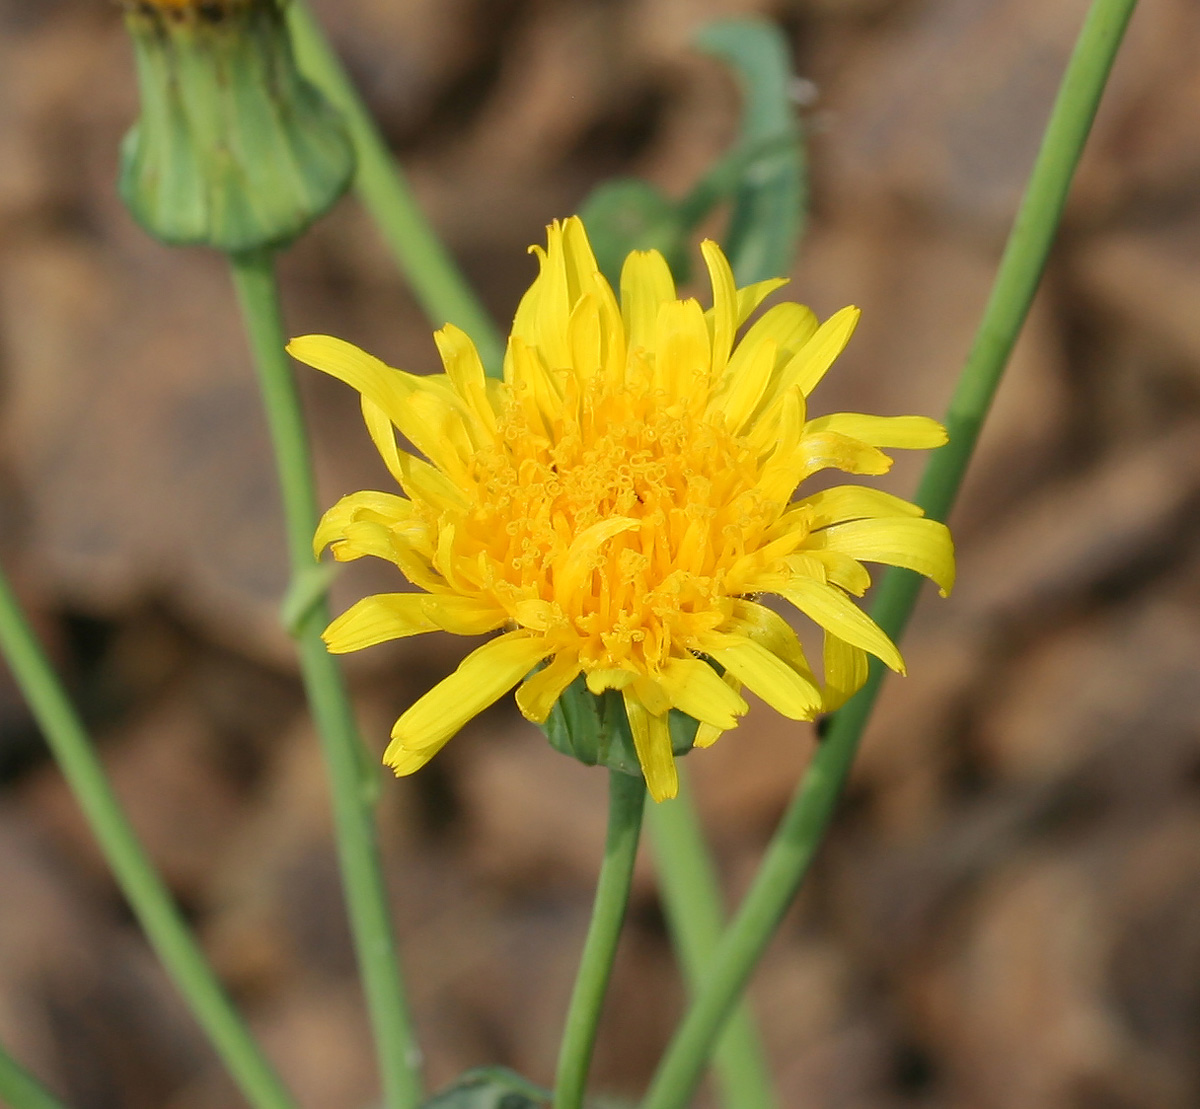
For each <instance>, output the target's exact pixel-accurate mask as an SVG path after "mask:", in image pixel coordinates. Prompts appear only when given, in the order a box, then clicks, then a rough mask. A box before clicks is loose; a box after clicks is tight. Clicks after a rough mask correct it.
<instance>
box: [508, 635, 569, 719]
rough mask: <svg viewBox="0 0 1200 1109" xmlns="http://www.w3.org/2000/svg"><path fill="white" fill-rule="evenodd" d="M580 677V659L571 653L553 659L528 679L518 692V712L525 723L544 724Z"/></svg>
mask: <svg viewBox="0 0 1200 1109" xmlns="http://www.w3.org/2000/svg"><path fill="white" fill-rule="evenodd" d="M578 675H579V655H578V654H577V653H573V652H566V653H564V654H560V655H555V656H554V658H553V659H551V661H550V663H549V664H548V665H547V666H544V667H543V668H542V669H541V670H539V671H537V673H535V674H530V675H529V677H528V678H526V679H525V681H524V682H523V683H522V684H521V685H520V686H519V687H518V689H517V708H519V709H520V710H521V712H522V713H523V714H524V716H525V718H526V719H527V720H532V721H533V722H534V723H535V724H544V723H545V722H546V717H547V716H549V715H550V710H551V709H552V708H554V705H555V702H557V701H558V699H559V697H561V696H562V695H563V691H564V690H565V689H566V688H567V686H569V685H570V684H571V683H572V682H573V681H574V680H575V679H576V677H578Z"/></svg>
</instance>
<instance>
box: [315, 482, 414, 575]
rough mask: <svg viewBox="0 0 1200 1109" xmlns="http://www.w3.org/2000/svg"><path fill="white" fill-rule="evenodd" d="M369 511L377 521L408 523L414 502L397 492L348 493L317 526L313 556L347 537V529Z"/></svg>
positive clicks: (328, 511) (328, 510)
mask: <svg viewBox="0 0 1200 1109" xmlns="http://www.w3.org/2000/svg"><path fill="white" fill-rule="evenodd" d="M363 512H369V513H371V514H372V515H373V516H375V517H376V518H379V517H383V518H384V519H387V520H396V521H405V522H407V521H409V520H411V519H412V514H413V505H412V501H410V500H408V499H406V498H405V497H400V496H397V495H396V494H395V493H376V492H373V491H372V490H369V489H364V490H362V491H361V492H358V493H347V494H346V496H344V497H342V499H341V500H339V501H338V502H337V503H336V504H334V505H333V507H332V508H329V509H327V510H326V512H325V515H324V516H322V517H321V522H320V523H319V524H317V530H316V534H315V535H314V536H313V554H314V555H316V556H317V557H318V558H319V557H320V556H321V552H322V551H323V550H324V549H325V548H326V547H327V546H329V544H330V543H333V542H334V541H335V540H338V539H341V538H344V529H345V527H346V525H347V524H349V523H351V522H352V521H353V520H354V519H355V517H356V516H358V515H359V514H360V513H363Z"/></svg>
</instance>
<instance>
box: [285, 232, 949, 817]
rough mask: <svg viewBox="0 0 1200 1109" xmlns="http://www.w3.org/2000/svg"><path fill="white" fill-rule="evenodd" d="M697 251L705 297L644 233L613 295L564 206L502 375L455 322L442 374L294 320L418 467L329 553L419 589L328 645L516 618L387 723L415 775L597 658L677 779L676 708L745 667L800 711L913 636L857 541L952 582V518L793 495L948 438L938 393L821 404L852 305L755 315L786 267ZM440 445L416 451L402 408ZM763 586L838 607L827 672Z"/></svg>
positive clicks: (880, 555)
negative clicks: (370, 564) (774, 273)
mask: <svg viewBox="0 0 1200 1109" xmlns="http://www.w3.org/2000/svg"><path fill="white" fill-rule="evenodd" d="M701 250H702V252H703V255H704V260H705V263H706V264H707V267H708V273H709V277H710V279H711V282H712V298H713V305H712V307H711V308H710V309H708V310H707V311H705V310H704V309H703V308H701V306H700V304H699V303H698V302H697V301H696V300H693V299H686V300H680V299H678V298H677V297H676V293H675V286H674V282H673V281H672V279H671V274H670V271H669V269H668V267H667V264H666V262H665V261H664V259H663V257H662V256H661V255H660V254H658V253H657V252H654V251H650V252H646V253H633V254H631V255H630V256H629V257H628V259H627V260H626V262H625V266H624V269H623V271H622V273H621V282H620V296H619V298H618V297H617V296H616V295H614V293H613V290H612V288H611V287H610V286H609V284H608V282H607V281H606V280H605V279H604V277H603V276H602V275H601V273H600V272H599V270H598V269H597V267H596V262H595V259H594V257H593V254H592V250H591V247H590V245H589V243H588V239H587V235H586V233H585V231H584V228H583V224H582V223H581V222H580V221H579V220H578V219H577V218H572V219H569V220H567V221H566V222H565V223H562V224H559V223H555V224H553V225H552V226H551V227H550V228H549V242H548V245H547V248H546V250H544V251H543V250H542V249H541V248H539V247H535V248H534V252H535V253H536V254H537V257H538V262H539V263H540V272H539V274H538V276H537V279H536V280H535V281H534V283H533V285H532V287H531V288H530V289H529V291H528V292H527V293H526V294H525V296H524V298H523V299H522V301H521V304H520V306H519V307H518V309H517V314H516V318H515V320H514V321H513V327H512V334H511V337H510V339H509V344H508V351H507V354H506V356H505V361H504V379H503V381H494V380H488V379H486V378H485V376H484V371H483V367H482V365H481V364H480V361H479V357H478V355H477V354H476V352H475V348H474V347H473V345H472V344H471V341H470V340H469V339H468V338H467V336H466V335H465V334H463V333H462V332H461V331H459V330H458V329H457V328H455V327H452V326H449V325H448V326H446V327H445V328H443V329H442V330H441V331H439V332H437V334H436V336H435V338H436V340H437V344H438V349H439V351H440V352H441V356H442V361H443V363H444V365H445V373H444V374H438V375H435V376H431V377H418V376H414V375H412V374H409V373H405V372H403V371H401V370H396V369H392V368H391V367H389V366H386V365H384V364H383V363H382V362H380V361H378V360H377V359H375V358H372V357H371V356H370V355H368V354H365V353H363V352H362V351H360V350H358V349H357V348H356V347H353V346H351V345H350V344H348V343H345V342H342V341H341V340H338V339H333V338H329V337H327V336H306V337H304V338H300V339H296V340H294V341H293V342H292V343H291V345H290V347H289V350H290V351H291V352H292V354H293V355H294V356H295V357H296V358H298V359H300V360H301V361H303V362H307V363H308V364H309V365H312V366H315V367H317V368H318V369H321V370H324V371H325V372H326V373H329V374H332V375H333V376H335V377H338V378H340V379H341V380H343V381H345V382H346V383H347V384H349V385H351V386H352V387H353V388H355V389H357V390H358V391H359V392H360V393H361V394H362V407H363V414H364V417H365V420H366V424H367V429H368V431H369V432H370V434H371V437H372V439H373V440H374V442H375V445H376V447H377V448H378V449H379V452H380V454H381V455H382V456H383V460H384V462H385V463H386V464H387V467H388V469H389V470H390V471H391V473H392V475H393V477H394V478H395V479H396V481H397V482H398V483H399V485H400V488H401V489H402V490H403V495H397V494H394V493H376V492H361V493H351V494H350V495H348V496H346V497H343V498H342V500H341V501H339V502H338V503H337V504H336V505H334V506H333V508H331V509H330V510H329V511H328V512H327V513H326V515H325V517H324V519H323V520H322V522H321V525H320V528H319V530H318V532H317V535H316V548H317V550H318V551H319V550H321V549H323V548H324V547H325V546H326V545H331V546H332V549H333V554H334V557H336V558H338V559H353V558H358V557H360V556H362V555H376V556H378V557H381V558H385V559H387V560H389V561H391V562H393V563H394V564H395V565H396V566H397V567H398V568H399V569H400V571H401V573H403V574H404V576H405V577H406V578H407V579H408V580H409V581H410V582H411V583H412V584H413V585H414V586H415V587H416V588H417V590H418V592H405V593H390V594H381V595H378V596H373V597H368V598H366V599H365V600H362V601H359V602H358V603H357V604H356V605H354V606H353V607H352V608H350V609H349V610H348V611H347V612H346V613H344V614H343V615H342V616H340V617H338V618H337V619H336V620H334V622H333V623H332V624H331V625H330V626H329V628H328V630H327V631H326V633H325V639H326V642H327V643H328V645H329V649H330V650H331V651H339V652H340V651H353V650H357V649H359V648H361V647H367V646H370V645H372V644H375V643H380V642H382V641H384V640H388V639H395V638H398V637H401V636H409V635H416V634H419V633H421V632H427V631H433V630H435V629H439V628H440V629H444V630H446V631H451V632H456V633H459V634H463V635H484V634H486V633H489V632H495V631H501V634H500V635H497V636H494V637H492V638H490V639H488V640H487V641H486V642H485V643H484V644H483V645H482V646H480V647H478V648H477V649H475V650H474V651H472V652H471V653H470V654H469V655H467V657H466V658H465V659H464V660H463V662H462V663H461V665H460V666H459V667H458V669H457V670H456V671H455V672H454V673H453V674H451V675H450V676H449V677H448V678H446V679H445V680H444V681H442V682H440V683H439V684H438V685H436V686H435V687H434V688H433V689H432V690H430V691H429V692H428V693H426V694H425V695H424V696H423V697H421V698H420V699H419V700H418V701H417V702H416V704H414V705H413V706H412V707H411V708H410V709H408V711H407V712H405V713H404V714H403V715H402V716H401V717H400V719H399V720H397V721H396V724H395V727H394V728H393V730H392V741H391V744H390V745H389V746H388V748H387V752H386V754H385V756H384V760H385V762H387V764H388V765H390V766H392V767H393V768H394V769H395V771H396V773H397V774H408V773H411V772H412V771H414V770H416V769H417V768H418V767H420V766H422V765H424V763H425V762H426V761H428V760H429V758H431V757H432V756H433V755H434V754H435V753H436V752H437V751H438V750H439V749H440V748H441V747H442V745H443V744H445V742H446V741H447V740H448V739H450V737H451V736H453V735H454V733H455V732H457V731H458V730H459V728H461V727H462V726H463V724H465V723H466V722H467V721H468V720H470V719H471V717H473V716H475V715H476V714H477V713H478V712H480V711H481V710H482V709H484V708H485V707H486V706H488V705H490V704H491V703H492V702H493V701H495V700H496V699H497V698H499V697H501V696H502V695H503V694H504V693H506V692H507V691H508V690H509V689H511V688H512V687H513V686H517V687H518V688H517V694H516V698H517V704H518V706H519V707H520V709H521V711H522V712H523V713H524V714H525V716H527V717H528V718H529V719H530V720H534V721H537V722H544V721H545V720H546V717H547V716H548V714H549V713H550V710H551V709H552V708H553V706H554V704H555V702H556V701H557V699H558V698H559V696H560V695H561V694H562V693H563V691H564V690H565V689H566V688H567V686H568V685H570V684H571V682H572V681H574V680H575V678H576V677H578V676H579V675H580V674H582V675H584V677H585V679H586V682H587V686H588V688H589V689H590V690H591V691H592V692H593V693H601V692H603V691H604V690H608V689H615V690H619V691H620V692H621V695H622V697H623V699H624V703H625V709H626V712H627V714H628V717H629V725H630V730H631V732H632V734H633V739H634V744H635V746H636V749H637V755H638V760H639V762H640V763H641V767H642V771H643V773H644V775H645V778H646V782H647V784H648V786H649V789H650V793H651V795H652V796H653V797H654V798H655V799H656V800H662V799H663V798H666V797H671V796H673V795H674V793H675V790H676V775H675V766H674V759H673V755H672V749H671V739H670V734H669V730H668V713H669V711H670V710H671V709H672V708H676V709H679V710H681V711H682V712H684V713H687V714H688V715H690V716H692V717H694V718H695V719H696V720H698V721H699V722H700V728H699V730H698V731H697V734H696V746H701V747H702V746H707V745H708V744H710V743H712V742H713V740H715V739H716V738H717V736H719V735H720V734H721V733H722V732H724V731H727V730H729V729H730V728H733V727H735V726H736V724H737V721H738V717H740V716H741V715H742V714H743V713H745V712H746V710H747V704H746V701H745V700H744V699H743V697H742V690H743V688H746V689H750V690H752V691H753V692H754V693H756V694H757V695H758V696H759V697H761V698H762V699H763V700H764V701H766V702H767V703H768V704H769V705H770V706H772V707H773V708H775V709H776V710H778V711H779V712H781V713H782V714H783V715H785V716H787V717H790V718H792V719H793V720H810V719H812V718H813V717H814V716H816V715H817V714H818V713H820V712H824V711H828V710H830V709H833V708H836V707H837V706H839V705H840V704H842V703H843V702H844V701H845V700H846V698H847V697H849V696H850V694H852V693H853V692H854V691H855V690H856V689H858V688H859V686H861V685H862V683H863V681H864V680H865V678H866V673H867V654H868V653H870V654H874V655H876V656H878V657H879V658H880V659H882V660H883V662H885V663H886V664H887V665H888V666H890V667H891V668H892V669H894V670H901V669H902V668H903V663H902V662H901V658H900V654H899V652H898V651H897V650H896V647H895V646H894V645H893V644H892V642H891V641H890V640H889V639H888V637H887V636H886V635H885V634H884V633H883V632H882V631H881V630H880V628H879V627H878V626H877V625H876V624H875V623H874V622H873V621H872V620H871V619H870V618H869V617H868V616H867V615H866V614H865V613H864V612H863V611H862V610H861V609H860V608H859V607H858V606H857V605H856V604H855V602H854V600H853V599H852V598H854V597H858V596H861V595H862V593H863V592H864V591H865V590H866V588H867V587H868V585H869V584H870V578H869V576H868V573H867V571H866V569H865V568H864V567H863V562H864V561H866V562H879V563H888V564H892V565H896V566H905V567H909V568H911V569H913V570H916V571H918V572H920V573H922V574H925V575H927V576H928V577H930V578H932V579H933V580H934V581H935V582H937V584H938V586H939V587H940V588H941V590H942V592H943V593H945V592H946V591H948V590H949V589H950V587H951V585H952V583H953V576H954V556H953V549H952V546H951V542H950V537H949V534H948V532H947V531H946V528H945V527H944V526H943V525H942V524H940V523H937V522H935V521H933V520H927V519H925V518H923V516H922V513H921V510H920V509H919V508H917V507H916V506H915V505H912V504H910V503H908V502H907V501H903V500H900V499H899V498H897V497H894V496H892V495H890V494H888V493H884V492H880V491H879V490H876V489H871V488H868V487H865V486H863V485H857V484H855V485H841V486H835V487H833V488H827V489H823V490H821V491H820V492H815V493H812V494H811V495H808V496H802V497H801V498H800V499H798V500H797V499H793V498H794V495H795V493H796V490H797V487H798V486H800V485H801V483H802V482H804V480H805V479H806V478H808V477H809V476H810V475H812V474H814V473H815V472H817V471H818V470H822V469H826V468H830V467H833V468H835V469H838V470H842V471H844V472H846V473H850V474H868V475H874V474H882V473H884V472H885V471H886V470H887V469H888V468H889V466H890V464H891V461H890V459H889V458H888V457H887V456H886V455H885V454H883V453H882V451H881V450H880V448H884V447H907V448H929V447H936V446H939V445H940V444H942V443H944V442H945V432H944V431H943V429H942V427H941V426H940V425H939V424H938V423H936V422H935V421H933V420H931V419H928V418H926V417H922V416H894V417H883V416H865V415H859V414H857V413H835V414H832V415H824V416H818V417H816V418H814V419H809V417H808V412H807V402H808V397H809V394H810V393H811V392H812V390H813V389H814V387H815V386H816V385H817V384H818V383H819V382H820V380H821V378H822V377H823V376H824V375H825V372H826V371H827V370H828V369H829V367H830V365H831V364H832V363H833V361H834V359H835V358H836V357H837V356H838V354H839V353H840V352H841V350H842V348H843V347H844V346H845V345H846V343H847V341H848V340H849V338H850V335H851V333H852V332H853V330H854V326H855V323H856V321H857V319H858V310H857V309H855V308H844V309H842V311H840V312H838V313H836V314H835V315H833V316H832V317H830V318H829V319H828V320H826V321H825V322H824V323H818V321H817V319H816V317H815V316H814V314H813V313H812V311H811V310H810V309H808V308H806V307H804V306H802V305H800V304H794V303H784V304H779V305H776V306H775V307H773V308H771V309H769V310H768V311H766V312H765V313H763V314H762V315H761V316H760V317H759V318H758V320H757V321H756V322H755V323H754V324H752V325H751V326H750V327H749V328H748V329H746V330H745V332H744V334H742V335H741V337H740V339H739V332H741V331H742V328H743V326H744V324H745V323H746V321H747V319H748V318H749V317H750V315H751V314H752V313H754V311H755V309H756V308H757V307H758V306H759V305H760V304H761V302H762V301H763V299H764V298H765V297H766V296H767V295H768V294H769V293H770V292H772V291H773V290H774V289H776V288H778V287H779V286H780V285H782V284H783V283H784V282H783V281H781V280H775V281H766V282H760V283H759V284H756V285H751V286H749V287H747V288H744V289H738V288H736V286H735V283H734V279H733V274H732V272H731V271H730V268H729V264H728V262H727V261H726V259H725V256H724V255H723V254H722V253H721V250H720V248H719V247H718V246H717V245H716V244H715V243H712V242H705V243H704V244H703V245H702V247H701ZM397 429H398V430H399V432H400V433H401V434H402V435H403V436H404V437H405V438H406V439H407V440H408V442H409V443H410V444H412V446H413V447H415V448H416V450H417V451H419V452H420V454H421V455H423V456H424V457H423V458H422V457H418V456H417V455H415V454H410V453H408V452H406V451H404V450H401V449H400V447H399V446H398V444H397V439H396V431H397ZM763 594H774V595H775V596H778V597H781V598H783V599H784V600H785V601H787V602H789V603H790V604H791V605H793V606H794V607H795V608H797V609H799V611H800V612H801V613H802V614H803V615H804V616H805V617H807V618H808V619H810V620H812V621H814V622H815V623H816V624H817V625H819V626H820V627H821V628H822V629H823V630H824V645H823V651H822V656H823V657H822V660H821V663H822V665H821V673H820V675H818V673H817V672H816V671H815V670H814V669H813V667H812V666H811V665H810V663H809V660H808V659H807V658H806V657H805V653H804V651H803V649H802V648H801V645H800V642H799V641H798V639H797V637H796V634H795V632H794V631H793V630H792V628H791V626H790V625H789V624H788V622H787V621H786V620H785V619H784V618H783V617H782V616H780V615H779V614H778V613H777V612H776V611H775V610H774V609H772V608H769V607H767V606H766V605H764V604H763V603H762V602H761V599H760V598H761V597H762V595H763Z"/></svg>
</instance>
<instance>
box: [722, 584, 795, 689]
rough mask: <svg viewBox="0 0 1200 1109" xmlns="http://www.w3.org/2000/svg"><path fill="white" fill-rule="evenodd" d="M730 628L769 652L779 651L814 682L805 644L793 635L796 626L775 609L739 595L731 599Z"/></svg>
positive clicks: (782, 657) (787, 660)
mask: <svg viewBox="0 0 1200 1109" xmlns="http://www.w3.org/2000/svg"><path fill="white" fill-rule="evenodd" d="M730 629H731V630H732V631H735V632H737V633H738V634H739V635H744V636H746V637H747V638H748V639H753V640H754V642H755V643H757V644H759V645H760V646H762V647H766V649H767V650H768V651H770V652H771V654H773V655H778V656H779V657H780V658H781V659H783V661H784V662H786V663H787V664H788V665H789V666H790V667H791V668H792V669H793V670H795V671H796V673H797V674H799V675H800V676H801V677H802V678H805V679H811V680H812V681H813V682H814V683H815V682H816V678H815V676H814V675H813V672H812V668H811V667H810V666H809V665H808V659H807V658H805V657H804V648H803V647H801V646H800V640H799V639H798V638H797V637H796V630H795V629H794V628H793V627H792V625H791V624H789V623H788V622H787V621H786V620H785V619H784V618H783V617H782V616H780V615H779V613H778V612H776V611H775V610H774V609H771V608H767V606H766V605H760V604H759V603H758V602H757V601H748V600H746V599H745V598H739V599H737V600H735V601H734V602H733V619H732V621H731V624H730Z"/></svg>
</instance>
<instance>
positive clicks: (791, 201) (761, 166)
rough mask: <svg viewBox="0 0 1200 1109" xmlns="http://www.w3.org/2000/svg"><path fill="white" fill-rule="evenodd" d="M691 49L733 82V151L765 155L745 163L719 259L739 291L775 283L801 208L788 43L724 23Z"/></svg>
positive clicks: (785, 267) (777, 35) (738, 22)
mask: <svg viewBox="0 0 1200 1109" xmlns="http://www.w3.org/2000/svg"><path fill="white" fill-rule="evenodd" d="M696 45H697V47H699V49H701V50H703V51H704V52H705V53H708V54H712V55H713V56H714V57H718V58H720V59H721V60H722V61H724V62H725V63H726V64H728V65H729V66H730V67H731V68H732V69H733V71H734V73H735V74H736V75H737V77H738V80H739V83H740V85H741V88H742V94H743V96H744V98H745V99H744V104H743V108H742V126H741V136H740V140H739V147H740V148H742V149H743V150H753V149H756V148H764V149H765V150H766V152H765V153H763V154H762V155H761V156H759V157H757V158H754V159H753V160H752V161H750V162H749V164H748V165H747V167H746V169H745V171H744V172H743V173H742V174H741V179H740V181H739V182H738V184H737V186H736V188H735V189H734V193H733V211H732V213H731V215H730V221H729V228H728V231H727V232H726V235H725V243H724V247H725V253H726V255H727V257H728V258H729V262H730V265H731V266H732V267H733V272H734V275H735V277H736V278H737V283H738V284H739V285H749V284H751V283H752V282H755V281H762V280H765V279H766V278H768V277H779V276H781V275H782V274H786V273H787V272H788V271H789V270H790V269H791V267H792V263H793V261H794V260H795V254H796V247H797V245H798V243H799V241H800V236H801V234H802V232H803V228H804V220H805V206H806V204H807V185H806V181H805V164H804V162H805V159H804V148H803V142H802V136H801V133H800V128H799V124H798V123H797V121H796V118H795V113H794V111H793V107H792V99H791V94H790V90H791V84H792V71H791V62H790V59H789V56H788V48H787V42H786V40H785V39H784V37H783V33H782V32H781V31H780V30H779V28H778V27H776V26H774V25H773V24H771V23H768V22H766V21H765V20H761V19H727V20H721V21H719V22H716V23H710V24H708V25H706V26H705V27H703V28H701V30H700V32H699V34H698V35H697V36H696ZM785 139H790V141H782V140H785ZM772 145H773V146H774V149H766V148H768V147H770V146H772ZM702 184H703V183H702ZM698 188H699V187H698ZM693 202H694V201H693Z"/></svg>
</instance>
